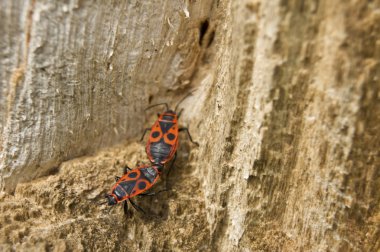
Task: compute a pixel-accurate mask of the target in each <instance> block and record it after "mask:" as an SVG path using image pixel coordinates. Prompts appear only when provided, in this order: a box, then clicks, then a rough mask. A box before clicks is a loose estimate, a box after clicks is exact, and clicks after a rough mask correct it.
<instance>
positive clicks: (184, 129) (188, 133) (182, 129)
mask: <svg viewBox="0 0 380 252" xmlns="http://www.w3.org/2000/svg"><path fill="white" fill-rule="evenodd" d="M178 131H179V132H181V131H186V132H187V135H188V136H189V139H190V142H192V143H193V144H195V145H196V146H199V143H197V142H195V141H193V138H192V137H191V135H190V132H189V129H188V128H180V129H178Z"/></svg>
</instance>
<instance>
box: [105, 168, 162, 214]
mask: <svg viewBox="0 0 380 252" xmlns="http://www.w3.org/2000/svg"><path fill="white" fill-rule="evenodd" d="M162 168H163V167H162V166H159V165H158V166H157V165H142V166H140V167H137V168H135V169H131V168H129V167H128V166H127V167H125V168H124V175H123V176H122V177H115V179H116V184H115V185H114V186H113V187H112V189H111V193H110V194H107V195H106V196H105V197H106V198H107V202H105V203H108V205H109V206H111V205H116V204H118V203H120V202H123V201H124V212H125V213H127V210H128V204H127V202H126V201H125V200H127V199H128V200H129V202H130V203H131V204H132V206H133V207H134V208H135V209H136V210H138V211H142V212H143V213H145V211H144V210H143V209H142V208H141V207H139V206H138V205H137V204H136V203H135V202H133V201H132V200H131V198H132V197H134V196H137V195H141V196H153V195H155V194H157V193H144V192H145V191H147V190H148V189H150V188H152V186H153V185H154V184H155V183H156V182H157V180H158V178H159V177H160V174H161V171H162ZM160 192H161V191H160Z"/></svg>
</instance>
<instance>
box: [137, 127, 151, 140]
mask: <svg viewBox="0 0 380 252" xmlns="http://www.w3.org/2000/svg"><path fill="white" fill-rule="evenodd" d="M150 130H151V128H145V130H144V133H143V135H142V137H141V139H140V142H142V140H144V136H145V134H146V132H147V131H150Z"/></svg>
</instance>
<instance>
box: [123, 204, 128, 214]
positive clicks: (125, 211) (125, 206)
mask: <svg viewBox="0 0 380 252" xmlns="http://www.w3.org/2000/svg"><path fill="white" fill-rule="evenodd" d="M124 214H125V215H128V203H127V201H124Z"/></svg>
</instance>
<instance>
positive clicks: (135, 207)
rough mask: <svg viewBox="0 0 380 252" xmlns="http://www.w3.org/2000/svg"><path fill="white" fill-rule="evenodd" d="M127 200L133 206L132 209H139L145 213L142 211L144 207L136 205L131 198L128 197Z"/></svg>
mask: <svg viewBox="0 0 380 252" xmlns="http://www.w3.org/2000/svg"><path fill="white" fill-rule="evenodd" d="M129 202H131V205H132V206H133V208H134V209H136V210H137V211H141V212H143V213H144V214H146V213H145V211H144V209H142V208H141V207H140V206H138V205H137V204H136V203H135V202H133V201H132V200H131V199H129Z"/></svg>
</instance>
